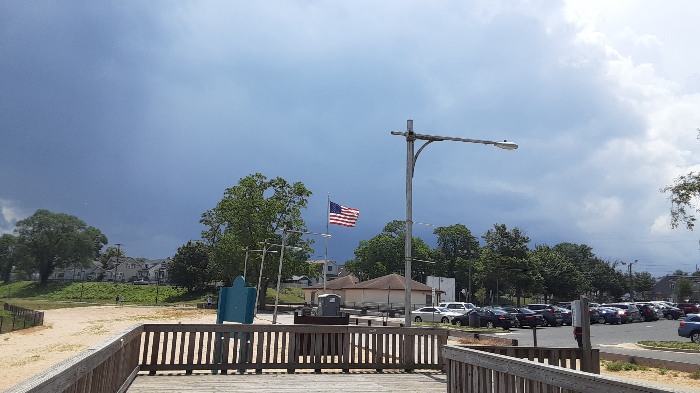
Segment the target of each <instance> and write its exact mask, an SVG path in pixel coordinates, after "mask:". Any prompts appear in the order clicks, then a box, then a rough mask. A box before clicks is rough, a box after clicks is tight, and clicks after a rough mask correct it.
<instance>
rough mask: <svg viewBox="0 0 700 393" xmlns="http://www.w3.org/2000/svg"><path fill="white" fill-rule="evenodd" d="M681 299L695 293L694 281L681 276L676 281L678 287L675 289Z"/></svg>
mask: <svg viewBox="0 0 700 393" xmlns="http://www.w3.org/2000/svg"><path fill="white" fill-rule="evenodd" d="M674 292H675V293H676V295H677V296H678V299H679V300H683V301H684V300H686V299H688V298H690V296H691V295H692V294H693V283H692V282H691V281H690V280H689V279H687V278H681V279H680V280H677V281H676V289H675V291H674Z"/></svg>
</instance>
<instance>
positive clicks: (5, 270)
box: [0, 233, 22, 283]
mask: <svg viewBox="0 0 700 393" xmlns="http://www.w3.org/2000/svg"><path fill="white" fill-rule="evenodd" d="M21 246H22V244H21V243H20V240H19V238H18V237H16V236H12V235H11V234H9V233H3V234H2V236H0V280H2V281H4V282H6V283H7V282H9V281H10V275H11V274H12V267H13V266H15V265H17V264H18V263H19V259H20V256H21Z"/></svg>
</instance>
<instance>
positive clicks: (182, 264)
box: [168, 241, 209, 292]
mask: <svg viewBox="0 0 700 393" xmlns="http://www.w3.org/2000/svg"><path fill="white" fill-rule="evenodd" d="M168 277H169V278H170V282H171V283H173V284H175V285H176V286H179V287H183V288H187V291H188V292H191V291H192V290H193V289H196V288H204V287H205V286H206V284H207V282H208V281H209V250H208V246H206V245H205V244H202V243H199V242H197V243H193V242H192V241H189V242H187V244H185V245H183V246H182V247H180V248H178V249H177V253H175V256H174V257H173V258H172V259H171V260H170V262H169V263H168Z"/></svg>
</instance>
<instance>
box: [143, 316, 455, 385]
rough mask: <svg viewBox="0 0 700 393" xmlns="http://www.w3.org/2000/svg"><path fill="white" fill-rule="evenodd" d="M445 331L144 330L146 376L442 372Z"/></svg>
mask: <svg viewBox="0 0 700 393" xmlns="http://www.w3.org/2000/svg"><path fill="white" fill-rule="evenodd" d="M446 343H447V331H446V330H445V329H439V328H423V327H412V328H402V327H383V326H377V327H370V326H366V327H365V326H326V325H240V324H224V325H216V324H211V325H181V324H178V325H174V324H148V325H145V326H144V338H143V348H142V351H141V364H140V368H141V370H144V371H150V372H151V373H155V372H156V371H169V370H184V371H186V372H188V373H191V372H192V371H193V370H219V371H221V372H222V373H226V372H227V371H228V370H256V372H262V370H263V369H283V370H287V371H288V372H294V370H296V369H313V370H317V371H320V370H323V369H326V370H329V369H330V370H334V369H337V370H343V371H346V372H347V371H349V370H350V369H375V370H384V369H404V370H413V369H439V370H440V369H443V367H444V362H443V359H442V355H441V352H440V347H441V346H443V345H445V344H446Z"/></svg>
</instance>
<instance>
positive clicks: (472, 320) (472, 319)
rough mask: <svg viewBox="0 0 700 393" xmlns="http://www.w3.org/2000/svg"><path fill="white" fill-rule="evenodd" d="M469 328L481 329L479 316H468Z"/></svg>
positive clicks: (472, 314)
mask: <svg viewBox="0 0 700 393" xmlns="http://www.w3.org/2000/svg"><path fill="white" fill-rule="evenodd" d="M469 327H481V318H480V317H479V314H477V313H475V312H473V313H471V314H469Z"/></svg>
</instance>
